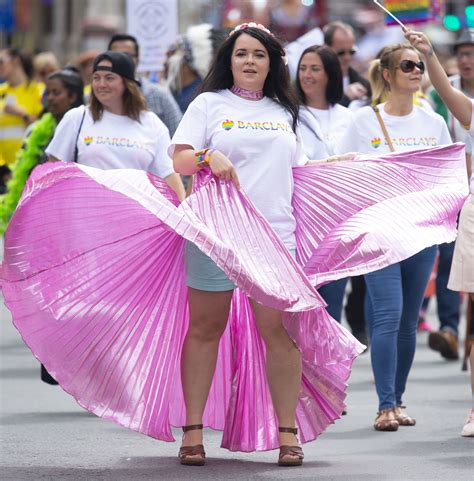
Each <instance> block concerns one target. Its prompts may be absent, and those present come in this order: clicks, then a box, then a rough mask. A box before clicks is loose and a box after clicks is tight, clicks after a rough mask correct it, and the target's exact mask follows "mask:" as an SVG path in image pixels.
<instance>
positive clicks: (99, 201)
mask: <svg viewBox="0 0 474 481" xmlns="http://www.w3.org/2000/svg"><path fill="white" fill-rule="evenodd" d="M463 157H464V150H463V147H462V146H460V145H453V146H449V147H443V148H435V149H429V150H426V151H418V152H416V153H406V154H399V155H390V156H387V158H383V159H371V160H364V159H360V160H357V161H354V162H339V163H334V164H327V165H324V166H312V167H302V168H295V170H294V178H295V194H294V210H295V216H296V218H297V221H298V230H297V243H298V260H299V263H297V262H296V261H295V260H294V259H293V258H292V257H291V255H289V253H288V251H287V250H286V248H285V247H284V246H283V245H282V243H281V242H280V240H279V238H278V237H277V235H276V234H275V233H274V232H273V230H272V229H271V227H270V226H269V225H268V223H267V222H266V220H265V219H264V218H263V217H262V216H261V215H260V214H259V212H258V211H257V210H256V209H255V208H254V207H253V205H252V203H251V202H250V201H249V200H248V198H247V197H246V196H245V193H244V192H241V191H237V190H236V189H235V187H234V186H233V184H228V183H224V182H220V181H218V180H216V179H215V178H213V177H212V176H211V175H209V174H208V173H207V174H206V173H202V174H201V175H200V178H199V179H198V183H197V189H196V191H195V192H194V193H193V194H192V195H191V196H190V197H189V198H188V199H187V200H186V201H185V202H183V203H182V204H181V205H179V206H178V203H177V201H176V199H175V197H174V194H173V193H172V192H171V191H170V190H169V189H168V187H167V186H166V184H165V183H164V182H162V181H161V180H160V179H157V178H155V177H152V176H151V175H149V174H146V173H144V172H141V171H134V170H115V171H113V170H112V171H101V170H98V169H93V168H90V167H85V166H80V165H78V164H64V163H54V164H46V165H42V166H39V167H38V168H37V169H35V171H34V172H33V175H32V176H31V178H30V180H29V182H28V184H27V186H26V188H25V192H24V194H23V197H22V199H21V202H20V204H19V207H18V209H17V211H16V212H15V214H14V216H13V218H12V221H11V223H10V225H9V228H8V230H7V233H6V237H5V259H4V263H3V265H2V270H1V276H0V277H1V284H2V290H3V294H4V297H5V303H6V305H7V307H8V308H9V309H10V311H11V312H12V315H13V320H14V323H15V326H16V327H17V328H18V330H19V331H20V333H21V335H22V337H23V339H24V340H25V342H26V344H27V345H28V346H29V347H30V349H31V350H32V352H33V353H34V354H35V356H36V357H37V358H38V359H39V360H40V361H41V362H42V363H43V364H44V365H45V366H46V368H47V369H48V371H49V372H50V373H51V374H52V375H53V377H55V378H56V379H57V380H58V381H59V383H60V385H61V386H62V388H63V389H64V390H65V391H67V392H69V393H70V394H71V395H72V396H74V397H75V399H76V400H77V401H78V403H79V404H80V405H81V406H83V407H84V408H86V409H88V410H89V411H91V412H93V413H95V414H97V415H98V416H101V417H103V418H105V419H110V420H112V421H114V422H116V423H118V424H120V425H121V426H125V427H127V428H130V429H133V430H136V431H140V432H142V433H144V434H147V435H149V436H152V437H154V438H157V439H161V440H165V441H172V440H173V436H172V433H171V426H180V425H182V424H183V423H184V415H185V412H184V403H183V398H182V391H181V382H180V366H179V359H180V353H181V346H182V343H183V339H184V336H185V333H186V329H187V324H188V311H187V300H186V299H187V292H186V287H185V282H184V265H183V246H184V241H185V239H186V240H188V241H191V242H194V243H195V244H196V245H197V246H198V247H199V248H200V249H201V250H202V251H203V252H204V253H206V254H207V255H209V256H210V257H211V258H212V259H213V260H214V261H215V262H216V263H217V264H218V265H219V266H220V267H221V268H222V269H223V270H224V271H225V272H226V274H227V275H228V276H229V278H230V279H231V280H232V281H233V282H234V283H235V284H236V285H237V286H238V289H236V290H235V292H234V298H233V301H232V309H231V313H230V316H229V322H228V326H227V329H226V331H225V333H224V335H223V337H222V339H221V342H220V350H219V357H218V361H217V369H216V373H215V376H214V380H213V384H212V387H211V392H210V396H209V401H208V403H207V406H206V411H205V416H204V424H205V425H206V426H210V427H212V428H214V429H221V430H223V431H224V433H223V440H222V446H223V447H226V448H228V449H230V450H240V451H254V450H267V449H273V448H276V447H278V435H277V420H276V415H275V412H274V409H273V405H272V402H271V397H270V393H269V390H268V385H267V381H266V376H265V347H264V345H263V342H262V340H261V338H260V336H259V334H258V332H257V329H256V326H255V320H254V318H253V313H252V310H251V308H250V304H249V302H248V300H247V296H250V297H252V298H253V299H255V300H257V301H258V302H260V303H262V304H265V305H267V306H270V307H273V308H276V309H280V310H282V311H285V312H284V315H283V321H284V325H285V328H286V330H287V332H288V333H289V335H290V336H291V337H292V339H293V340H294V341H295V342H296V344H297V346H298V348H299V350H300V352H301V355H302V363H303V378H302V383H301V390H300V396H299V402H298V407H297V424H298V427H299V429H300V438H301V441H302V442H308V441H311V440H313V439H315V438H316V437H317V436H318V435H319V434H320V433H321V432H323V431H324V430H325V429H326V427H327V426H328V425H329V424H330V423H332V422H334V420H336V419H337V418H339V417H340V415H341V412H342V410H343V409H344V398H345V391H346V383H347V380H348V378H349V375H350V370H351V366H352V362H353V360H354V359H355V357H356V356H357V355H358V354H359V353H360V352H361V350H362V349H363V346H362V345H361V344H359V343H358V342H357V341H356V340H355V339H354V338H353V337H352V335H351V334H349V333H348V332H347V331H346V330H345V329H344V328H343V327H342V326H341V325H340V324H338V323H337V322H335V321H334V320H333V319H332V318H330V316H329V315H328V314H327V312H326V310H325V309H324V302H323V300H322V298H321V297H320V296H319V294H318V293H317V291H316V289H315V288H316V287H317V286H319V285H321V284H322V283H324V282H328V281H329V280H332V279H336V278H339V277H344V276H347V275H353V274H360V273H363V272H368V271H369V270H373V269H377V268H379V267H382V266H384V265H388V264H390V263H393V262H397V261H399V260H401V259H403V258H406V257H409V256H410V255H413V254H414V253H416V252H417V251H419V250H421V249H422V248H424V247H426V246H428V245H433V244H438V243H442V242H448V241H450V240H452V239H453V238H454V237H455V221H456V216H457V212H458V211H459V209H460V207H461V205H462V203H463V201H464V199H465V197H466V196H467V183H466V182H465V179H464V178H463V174H465V165H464V159H463ZM269 195H271V192H269Z"/></svg>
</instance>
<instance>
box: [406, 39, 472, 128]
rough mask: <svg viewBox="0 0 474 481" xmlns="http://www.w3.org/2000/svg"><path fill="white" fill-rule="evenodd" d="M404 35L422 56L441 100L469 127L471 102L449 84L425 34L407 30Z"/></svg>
mask: <svg viewBox="0 0 474 481" xmlns="http://www.w3.org/2000/svg"><path fill="white" fill-rule="evenodd" d="M405 37H406V39H407V40H408V41H409V42H410V43H411V45H413V47H415V48H416V49H417V50H418V51H419V52H420V53H421V54H422V55H423V56H424V58H425V62H426V66H427V68H428V74H429V76H430V80H431V83H432V84H433V87H434V88H435V89H436V91H437V92H438V93H439V95H440V97H441V98H442V99H443V102H444V103H445V104H446V106H447V107H448V109H449V110H450V111H451V113H452V114H453V115H454V117H456V119H457V120H459V122H460V123H461V124H462V125H464V126H465V127H466V128H469V126H470V124H471V116H472V102H471V100H470V99H469V98H468V97H467V96H466V95H464V94H463V93H462V92H460V91H459V90H457V89H455V88H454V87H453V86H452V85H451V83H450V82H449V79H448V76H447V75H446V72H445V71H444V69H443V67H442V66H441V64H440V63H439V60H438V57H437V56H436V54H435V53H434V50H433V47H432V45H431V43H430V41H429V40H428V38H427V37H426V35H425V34H424V33H422V32H414V31H413V30H407V31H406V32H405Z"/></svg>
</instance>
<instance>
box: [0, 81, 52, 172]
mask: <svg viewBox="0 0 474 481" xmlns="http://www.w3.org/2000/svg"><path fill="white" fill-rule="evenodd" d="M43 90H44V85H43V84H42V83H38V82H35V81H31V82H30V83H29V84H21V85H17V86H16V87H12V86H11V85H9V84H8V83H3V84H0V165H8V164H11V163H13V162H14V161H15V157H16V153H17V152H18V150H19V149H20V148H21V143H22V139H23V135H24V133H25V128H26V124H25V121H24V120H23V119H22V118H21V117H18V116H17V115H11V114H7V113H5V106H7V105H16V106H18V107H20V108H22V109H24V110H25V111H26V112H27V113H28V115H33V116H37V115H39V114H40V113H41V111H42V110H43V106H42V105H41V95H42V93H43Z"/></svg>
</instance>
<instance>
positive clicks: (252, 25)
mask: <svg viewBox="0 0 474 481" xmlns="http://www.w3.org/2000/svg"><path fill="white" fill-rule="evenodd" d="M247 28H258V29H259V30H263V31H264V32H265V33H268V34H269V35H271V36H272V37H273V36H274V35H273V33H272V32H270V30H268V28H267V27H265V26H264V25H262V24H261V23H255V22H249V23H241V24H240V25H237V27H235V28H234V30H232V32H230V33H229V37H230V36H232V35H233V34H234V33H236V32H238V31H239V30H245V29H247Z"/></svg>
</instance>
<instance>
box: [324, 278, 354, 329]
mask: <svg viewBox="0 0 474 481" xmlns="http://www.w3.org/2000/svg"><path fill="white" fill-rule="evenodd" d="M346 285H347V277H346V278H345V279H338V280H337V281H332V282H329V283H328V284H325V285H324V286H322V287H320V288H319V289H318V292H319V293H320V294H321V296H322V298H323V299H324V300H325V301H326V303H327V305H328V306H327V307H326V310H327V311H328V313H329V315H330V316H331V317H332V318H334V319H336V321H337V322H341V316H342V303H343V301H344V291H345V290H346Z"/></svg>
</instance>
